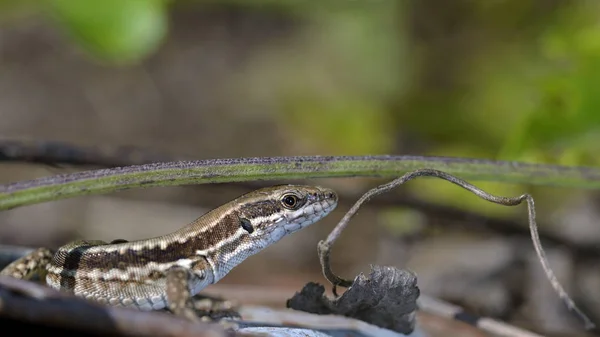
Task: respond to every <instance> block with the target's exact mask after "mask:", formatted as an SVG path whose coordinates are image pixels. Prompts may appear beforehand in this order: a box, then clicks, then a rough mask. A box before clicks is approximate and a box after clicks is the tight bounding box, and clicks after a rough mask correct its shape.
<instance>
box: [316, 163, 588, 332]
mask: <svg viewBox="0 0 600 337" xmlns="http://www.w3.org/2000/svg"><path fill="white" fill-rule="evenodd" d="M417 177H436V178H440V179H443V180H446V181H449V182H451V183H453V184H455V185H458V186H460V187H462V188H464V189H466V190H468V191H470V192H471V193H473V194H475V195H476V196H478V197H479V198H481V199H484V200H486V201H489V202H493V203H495V204H499V205H504V206H516V205H519V204H521V203H522V202H523V201H525V202H526V203H527V211H528V216H529V228H530V233H531V240H532V242H533V246H534V248H535V251H536V253H537V255H538V259H539V261H540V263H541V265H542V268H543V269H544V272H545V273H546V276H547V278H548V280H549V281H550V283H551V284H552V287H553V288H554V290H555V291H556V292H557V293H558V295H559V297H560V298H561V299H562V300H563V301H564V302H565V304H566V305H567V307H568V308H569V310H571V311H573V312H574V313H575V314H576V315H577V316H578V317H580V318H581V319H582V321H583V322H584V324H585V328H586V329H592V328H594V327H595V325H594V323H592V321H591V320H590V319H589V318H588V317H587V316H586V315H585V314H584V313H583V312H582V311H581V310H580V309H579V308H578V307H577V306H576V305H575V303H574V302H573V300H572V299H571V298H570V297H569V295H568V294H567V292H566V291H565V289H564V288H563V286H562V285H561V284H560V282H559V281H558V279H557V278H556V275H555V274H554V272H553V271H552V269H551V268H550V264H549V263H548V259H547V258H546V253H545V252H544V249H543V248H542V244H541V242H540V237H539V233H538V230H537V224H536V222H535V205H534V201H533V198H532V197H531V196H530V195H529V194H523V195H521V196H518V197H513V198H509V197H503V196H496V195H492V194H489V193H487V192H485V191H483V190H481V189H479V188H478V187H475V186H474V185H471V184H469V183H468V182H466V181H464V180H461V179H459V178H457V177H455V176H453V175H450V174H447V173H445V172H442V171H438V170H432V169H421V170H415V171H412V172H409V173H407V174H405V175H403V176H401V177H400V178H398V179H395V180H393V181H391V182H389V183H387V184H383V185H380V186H378V187H375V188H373V189H371V190H369V191H368V192H367V193H365V194H364V195H363V196H362V197H361V198H360V199H359V200H358V201H357V202H356V203H355V204H354V206H352V208H350V210H349V211H348V212H347V213H346V214H345V215H344V217H343V218H342V220H340V222H339V223H338V225H337V226H336V227H335V228H334V229H333V231H331V233H330V234H329V236H328V237H327V239H326V240H324V241H323V240H322V241H320V242H319V245H318V252H319V259H320V261H321V267H322V271H323V275H324V276H325V278H326V279H327V280H328V281H329V282H331V284H333V285H334V286H336V285H337V286H342V287H349V286H351V285H352V281H351V280H346V279H343V278H341V277H339V276H337V275H336V274H334V273H333V271H332V270H331V265H330V254H331V247H332V245H333V243H334V242H335V241H336V240H337V239H338V238H339V236H340V235H341V233H342V231H343V230H344V229H345V228H346V227H347V226H348V223H349V222H350V219H351V218H352V217H353V216H354V215H355V214H356V212H358V210H359V209H360V207H361V206H362V204H363V203H365V202H367V201H369V200H370V199H371V198H373V197H375V196H377V195H379V194H382V193H385V192H388V191H390V190H392V189H394V188H396V187H398V186H400V185H402V184H404V183H406V182H407V181H409V180H412V179H414V178H417Z"/></svg>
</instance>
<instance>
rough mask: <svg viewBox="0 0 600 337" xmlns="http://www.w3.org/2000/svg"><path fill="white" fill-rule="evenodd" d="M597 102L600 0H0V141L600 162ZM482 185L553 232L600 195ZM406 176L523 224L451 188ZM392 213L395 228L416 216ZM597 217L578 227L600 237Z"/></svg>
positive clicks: (203, 153) (220, 152)
mask: <svg viewBox="0 0 600 337" xmlns="http://www.w3.org/2000/svg"><path fill="white" fill-rule="evenodd" d="M599 109H600V2H598V1H559V0H504V1H502V0H488V1H473V0H459V1H445V0H423V1H392V0H382V1H291V0H281V1H275V0H256V1H240V0H236V1H234V0H230V1H192V0H178V1H174V0H173V1H167V0H85V1H83V0H44V1H39V0H0V118H2V121H3V122H0V135H1V136H3V137H9V138H21V137H26V138H34V139H50V140H64V141H70V142H73V143H77V144H106V145H136V146H143V147H148V148H152V149H156V150H160V151H164V152H168V153H173V154H181V155H186V156H188V157H190V158H198V159H201V158H218V157H235V156H275V155H304V154H306V155H308V154H310V155H312V154H321V155H345V154H359V155H360V154H414V155H441V156H455V157H474V158H489V159H502V160H518V161H526V162H537V163H552V164H564V165H590V166H599V165H600V156H598V153H600V111H599ZM47 174H48V172H47V171H43V172H41V171H38V172H35V173H31V174H25V173H23V171H18V172H17V171H13V172H12V173H11V174H6V175H4V176H3V177H2V178H3V180H5V181H14V180H18V179H26V178H31V177H32V176H37V175H47ZM331 184H332V185H336V184H337V185H336V187H337V188H339V189H341V190H342V191H343V190H344V189H352V188H356V187H357V186H361V185H355V184H354V182H352V181H345V182H342V183H340V182H333V181H332V182H331ZM477 186H479V187H482V188H484V189H486V190H488V191H490V192H493V193H495V194H502V195H518V194H521V193H523V192H526V191H529V192H532V193H533V195H534V197H535V198H536V200H537V206H538V208H539V209H538V214H539V217H540V219H542V221H546V223H547V224H549V225H555V226H558V229H557V230H558V231H561V230H563V229H561V227H560V226H563V227H564V225H565V223H568V221H567V220H564V218H560V219H559V218H558V217H557V216H555V215H556V213H555V211H557V210H559V208H560V207H559V206H561V205H562V204H564V203H566V204H568V205H570V206H573V205H579V204H580V203H581V202H582V200H584V199H586V200H587V198H588V196H590V195H593V193H590V192H584V191H573V190H568V189H552V188H535V189H534V188H531V187H528V186H514V185H509V184H497V183H483V182H477ZM363 187H364V186H363ZM403 189H405V190H408V191H410V193H411V195H412V196H415V197H419V198H420V199H421V200H427V201H430V202H434V203H439V204H448V205H453V206H456V207H459V208H462V209H467V210H475V211H477V212H480V213H484V214H487V215H513V216H517V217H519V219H524V218H522V217H524V211H523V209H520V208H507V207H500V206H497V205H492V204H488V203H484V202H482V201H480V200H479V199H477V198H475V197H473V196H470V195H469V194H468V193H467V192H465V191H462V190H460V189H458V188H457V187H455V186H453V185H451V184H448V183H443V182H437V181H435V182H432V181H426V182H422V181H415V182H411V183H410V184H407V186H406V187H405V188H403ZM589 200H595V199H589ZM582 207H583V206H582ZM593 208H597V207H595V206H594V207H593ZM574 212H575V213H577V212H578V211H574ZM570 214H572V213H570ZM577 214H580V213H577ZM388 215H389V216H390V217H389V219H387V218H386V219H387V220H386V221H385V222H386V223H394V224H395V226H400V225H407V224H411V223H413V222H418V221H413V220H414V214H413V213H411V212H404V213H403V212H393V213H388ZM390 219H391V220H390ZM394 219H395V221H394ZM399 219H400V221H398V220H399ZM401 219H404V220H401ZM410 219H412V220H410ZM592 219H595V220H593V221H592V223H596V222H595V221H596V220H597V219H598V218H597V217H596V218H593V217H592ZM73 221H74V220H73ZM522 222H523V221H522ZM409 227H410V226H409ZM589 228H590V227H589V226H588V227H587V230H584V231H583V232H578V234H577V235H575V234H573V233H571V234H570V235H573V238H574V239H577V238H583V239H585V240H588V241H589V240H595V239H599V238H598V235H597V234H595V233H596V232H597V231H595V230H592V232H593V235H591V236H590V234H589V233H590V229H589ZM592 228H594V227H592ZM564 230H567V229H564ZM568 230H570V229H568ZM40 240H41V239H40ZM15 241H16V242H20V243H32V241H27V239H20V240H19V239H16V240H15ZM307 247H309V248H306V249H308V250H309V251H311V252H312V250H311V249H313V246H312V243H311V244H309V245H307ZM348 259H350V257H348Z"/></svg>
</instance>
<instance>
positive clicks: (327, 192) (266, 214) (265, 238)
mask: <svg viewBox="0 0 600 337" xmlns="http://www.w3.org/2000/svg"><path fill="white" fill-rule="evenodd" d="M337 202H338V195H337V193H336V192H335V191H333V190H331V189H328V188H324V187H319V186H306V185H277V186H272V187H266V188H262V189H258V190H255V191H252V192H249V193H246V194H244V195H242V196H240V197H238V198H236V199H234V200H232V201H230V202H228V203H226V204H224V205H222V206H219V207H217V208H214V209H212V210H211V211H209V212H207V213H205V214H204V215H202V216H200V217H199V218H197V219H196V220H194V221H193V222H191V223H189V224H187V225H186V226H184V227H182V228H180V229H179V230H177V231H175V232H173V233H170V234H166V235H163V236H158V237H154V238H149V239H143V240H137V241H126V240H120V239H119V240H114V241H112V242H110V243H109V242H105V241H100V240H77V241H73V242H71V243H68V244H66V245H64V246H62V247H59V248H58V249H57V250H56V251H53V250H51V249H48V248H44V247H42V248H38V249H36V250H34V251H32V252H31V253H29V254H27V255H25V256H23V257H22V258H20V259H17V260H15V261H13V262H11V263H10V264H9V265H8V266H6V267H5V268H4V269H2V271H0V276H9V277H14V278H19V279H26V280H29V279H32V278H33V277H35V276H37V277H39V278H40V279H41V280H45V283H46V285H48V286H49V287H51V288H54V289H57V290H60V291H65V292H69V293H72V294H75V295H76V296H79V297H83V298H86V299H88V300H92V301H95V302H99V303H103V304H107V305H112V306H122V307H129V308H135V309H139V310H142V311H151V310H161V309H168V310H169V311H171V312H172V313H173V314H175V315H178V316H182V317H184V318H187V319H190V320H196V319H197V318H198V316H197V315H196V313H195V311H194V305H193V301H192V296H194V295H196V294H198V293H199V292H200V291H201V290H202V289H204V288H205V287H206V286H208V285H210V284H214V283H216V282H218V281H219V280H220V279H222V278H223V277H224V276H225V275H226V274H228V273H229V272H230V271H231V270H232V269H233V268H234V267H235V266H237V265H238V264H240V263H241V262H243V261H244V260H245V259H246V258H247V257H249V256H251V255H254V254H256V253H258V252H260V251H262V250H263V249H264V248H267V247H268V246H270V245H272V244H274V243H276V242H278V241H279V240H281V239H282V238H283V237H285V236H286V235H289V234H292V233H294V232H297V231H298V230H300V229H303V228H305V227H307V226H309V225H311V224H313V223H315V222H317V221H319V220H320V219H322V218H324V217H325V216H327V215H328V214H329V213H330V212H331V211H332V210H333V209H335V207H336V206H337Z"/></svg>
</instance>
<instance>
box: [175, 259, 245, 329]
mask: <svg viewBox="0 0 600 337" xmlns="http://www.w3.org/2000/svg"><path fill="white" fill-rule="evenodd" d="M207 268H208V265H207V264H206V262H205V261H204V260H201V261H197V262H196V263H194V264H193V265H192V266H190V268H187V267H183V266H173V267H171V268H170V269H169V270H168V271H167V272H166V299H167V308H168V309H169V310H170V311H171V312H172V313H173V314H175V315H178V316H182V317H185V318H187V319H190V320H194V321H196V320H198V319H202V320H205V321H217V320H220V319H223V318H239V317H240V316H239V314H238V313H237V312H236V311H235V310H233V309H232V305H231V303H230V302H229V301H226V300H222V299H216V298H211V297H207V296H202V295H199V294H198V295H195V296H194V293H195V292H196V291H193V289H194V288H196V289H198V288H204V287H205V286H206V285H207V284H206V283H207V282H206V281H207V273H208V271H207Z"/></svg>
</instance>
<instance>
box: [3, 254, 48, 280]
mask: <svg viewBox="0 0 600 337" xmlns="http://www.w3.org/2000/svg"><path fill="white" fill-rule="evenodd" d="M53 257H54V252H52V251H51V250H50V249H48V248H38V249H36V250H34V251H33V252H31V253H29V254H27V255H25V256H23V257H21V258H19V259H17V260H15V261H13V262H11V263H10V264H9V265H8V266H6V267H5V268H4V269H2V270H1V271H0V276H10V277H14V278H18V279H24V280H30V279H32V278H34V277H38V278H39V279H40V280H42V281H44V282H45V281H46V274H47V271H48V269H47V267H48V264H49V263H50V262H51V261H52V258H53Z"/></svg>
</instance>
